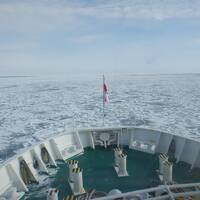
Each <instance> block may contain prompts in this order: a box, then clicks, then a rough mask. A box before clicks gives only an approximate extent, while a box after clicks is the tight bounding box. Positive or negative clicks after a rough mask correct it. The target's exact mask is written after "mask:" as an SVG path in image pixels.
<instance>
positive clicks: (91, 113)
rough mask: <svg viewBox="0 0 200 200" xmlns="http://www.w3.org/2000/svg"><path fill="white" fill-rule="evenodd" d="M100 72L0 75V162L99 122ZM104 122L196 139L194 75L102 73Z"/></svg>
mask: <svg viewBox="0 0 200 200" xmlns="http://www.w3.org/2000/svg"><path fill="white" fill-rule="evenodd" d="M101 78H102V77H101V76H97V75H96V76H71V77H70V76H69V77H68V76H66V77H7V78H2V77H1V78H0V162H2V161H3V160H5V159H6V158H8V157H10V156H12V155H14V154H15V153H16V152H17V151H19V150H20V149H23V148H25V147H27V146H30V145H31V144H33V143H36V142H38V141H39V140H41V139H44V138H46V137H47V136H50V135H55V134H57V133H58V132H60V131H62V130H65V129H68V128H70V129H71V128H73V127H91V126H101V125H102V91H101V89H102V88H101V84H102V79H101ZM106 78H107V82H108V87H109V98H110V103H109V104H108V105H107V107H106V121H105V122H106V126H110V125H113V126H119V125H132V126H137V127H146V128H151V129H157V130H161V131H166V132H170V133H173V134H178V135H187V136H189V137H192V138H200V75H198V74H197V75H192V74H188V75H140V76H139V75H137V76H136V75H131V74H129V75H112V76H111V75H110V76H106Z"/></svg>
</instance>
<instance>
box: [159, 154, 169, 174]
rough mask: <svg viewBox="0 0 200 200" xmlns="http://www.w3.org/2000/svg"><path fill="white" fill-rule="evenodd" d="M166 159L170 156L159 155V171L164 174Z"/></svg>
mask: <svg viewBox="0 0 200 200" xmlns="http://www.w3.org/2000/svg"><path fill="white" fill-rule="evenodd" d="M166 161H168V156H167V155H166V154H160V155H159V172H160V173H161V174H163V165H164V163H165V162H166Z"/></svg>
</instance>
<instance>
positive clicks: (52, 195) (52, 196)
mask: <svg viewBox="0 0 200 200" xmlns="http://www.w3.org/2000/svg"><path fill="white" fill-rule="evenodd" d="M58 192H59V191H58V189H56V188H50V189H49V190H48V192H47V200H58Z"/></svg>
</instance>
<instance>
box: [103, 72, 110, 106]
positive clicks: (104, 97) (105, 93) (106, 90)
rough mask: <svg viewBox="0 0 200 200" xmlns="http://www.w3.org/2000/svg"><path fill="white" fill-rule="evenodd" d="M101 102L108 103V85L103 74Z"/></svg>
mask: <svg viewBox="0 0 200 200" xmlns="http://www.w3.org/2000/svg"><path fill="white" fill-rule="evenodd" d="M103 102H104V103H108V102H109V98H108V86H107V83H106V80H105V76H104V75H103Z"/></svg>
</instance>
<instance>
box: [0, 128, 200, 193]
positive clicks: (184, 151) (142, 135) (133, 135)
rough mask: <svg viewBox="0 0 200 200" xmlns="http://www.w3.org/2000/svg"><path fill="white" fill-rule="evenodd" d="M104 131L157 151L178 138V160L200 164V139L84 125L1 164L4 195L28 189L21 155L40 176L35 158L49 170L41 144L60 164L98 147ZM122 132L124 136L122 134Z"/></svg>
mask: <svg viewBox="0 0 200 200" xmlns="http://www.w3.org/2000/svg"><path fill="white" fill-rule="evenodd" d="M103 132H106V133H110V134H111V135H112V137H113V138H118V139H115V140H113V141H112V143H113V142H115V143H116V144H117V145H128V146H130V144H131V142H132V141H130V140H134V141H141V142H143V143H144V144H145V143H148V144H155V149H156V150H155V152H157V153H167V152H168V149H169V146H170V143H171V141H172V140H173V139H174V141H175V143H176V152H175V157H176V159H177V161H185V162H187V163H188V164H191V167H200V140H197V139H191V138H188V137H185V136H184V137H183V136H174V135H172V134H170V133H163V132H162V133H161V132H160V131H154V130H148V129H142V128H135V127H102V128H84V129H78V130H76V131H70V132H69V133H61V134H59V135H57V136H54V137H52V138H49V139H47V140H45V141H42V142H40V143H38V144H36V145H34V146H32V147H30V148H28V149H25V150H24V151H22V152H20V153H19V154H17V155H16V156H14V157H12V158H10V159H9V160H7V161H5V162H4V164H3V165H1V166H0V177H1V179H0V195H1V194H2V193H3V192H4V191H5V190H6V189H8V188H9V187H16V188H17V190H18V191H28V189H27V187H26V185H25V184H24V183H23V180H22V179H21V177H20V170H19V158H20V157H21V158H23V159H24V160H25V161H26V163H28V164H29V168H30V170H31V171H32V173H33V174H34V175H35V177H36V178H37V176H39V174H38V172H37V171H36V170H35V169H33V167H32V166H33V165H32V164H33V158H36V159H37V161H38V163H39V169H40V170H41V171H45V172H47V168H46V166H45V164H44V163H43V161H42V159H41V147H43V146H44V147H45V148H46V150H47V151H48V153H49V155H50V157H51V161H52V164H53V165H55V166H56V165H57V164H56V160H57V159H64V160H66V159H68V158H70V157H72V156H75V155H78V154H80V153H82V152H83V151H84V150H83V148H85V147H92V148H94V147H95V146H94V142H95V141H93V137H92V133H99V134H100V133H103ZM119 133H121V135H120V138H119V137H118V135H119ZM114 135H115V136H114Z"/></svg>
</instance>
